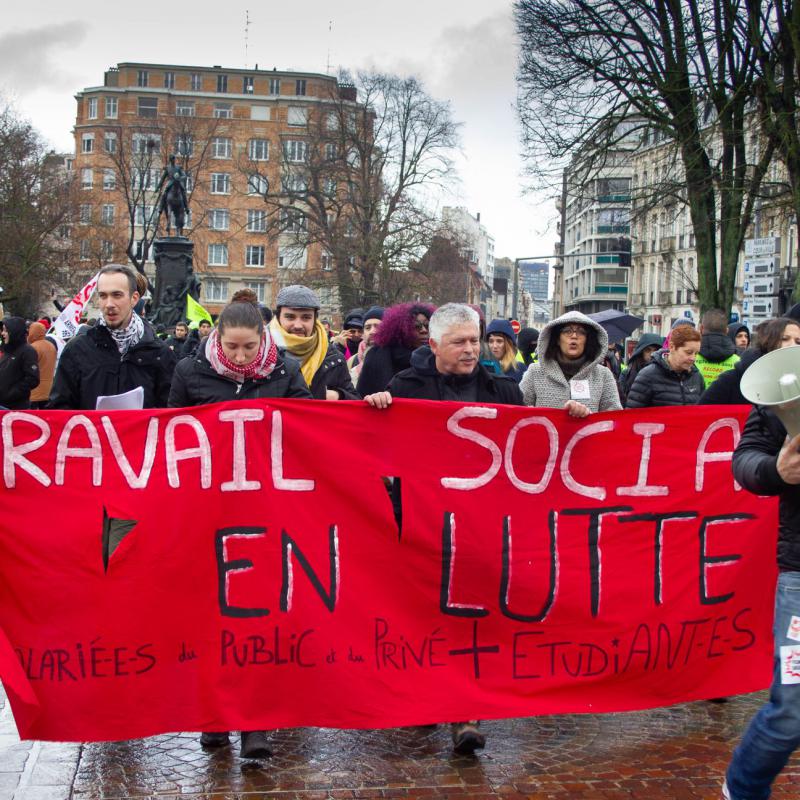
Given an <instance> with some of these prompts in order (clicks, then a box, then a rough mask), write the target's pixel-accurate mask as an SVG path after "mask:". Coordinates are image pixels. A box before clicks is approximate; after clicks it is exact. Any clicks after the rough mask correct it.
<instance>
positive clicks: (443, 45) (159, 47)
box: [0, 0, 556, 258]
mask: <svg viewBox="0 0 800 800" xmlns="http://www.w3.org/2000/svg"><path fill="white" fill-rule="evenodd" d="M171 9H175V11H174V12H173V11H171ZM248 10H249V15H250V27H249V42H248V50H247V58H246V60H245V12H246V11H248ZM3 23H4V24H3V29H4V32H3V33H2V34H0V92H2V94H3V95H4V96H5V97H6V99H9V100H11V102H12V103H13V104H14V106H15V107H16V109H17V111H18V112H19V113H20V114H21V115H22V116H25V117H27V118H28V119H30V120H31V122H32V123H33V124H34V125H35V126H36V127H37V128H38V129H39V130H40V131H41V132H42V134H43V135H44V136H45V138H46V139H47V140H48V141H49V142H50V143H51V145H52V146H53V147H55V148H56V149H58V150H61V151H65V152H66V151H71V150H72V149H73V139H72V135H71V128H72V125H73V123H74V121H75V110H76V109H75V100H74V95H75V92H77V91H79V90H80V89H82V88H84V87H86V86H98V85H102V83H103V73H104V71H105V70H106V69H107V68H108V67H110V66H113V65H115V64H117V63H118V62H121V61H143V62H153V63H168V64H187V65H190V64H191V65H200V66H211V65H213V64H220V65H222V66H225V67H234V68H237V67H244V66H245V65H247V66H249V67H252V66H253V65H254V64H256V63H257V64H258V65H259V68H260V69H272V67H277V68H278V69H279V70H282V69H286V70H302V71H308V72H323V73H324V72H326V71H327V68H328V64H330V68H331V72H332V73H333V74H336V72H337V71H338V69H339V67H344V68H347V69H350V70H357V69H360V68H367V67H376V68H379V69H382V70H388V71H392V72H396V73H399V74H403V75H407V74H414V75H416V76H417V77H419V78H420V79H421V80H422V81H423V83H424V85H425V86H426V88H427V89H428V91H429V92H430V93H431V94H432V95H434V96H435V97H437V98H439V99H442V100H449V101H450V102H451V104H452V110H453V116H454V118H455V119H456V120H457V121H459V122H461V123H462V129H461V141H462V155H461V156H460V157H459V158H458V171H459V173H460V176H461V181H460V184H459V185H458V186H457V187H455V189H454V190H453V193H452V194H451V196H450V197H449V198H446V199H445V203H446V204H449V205H463V206H466V207H467V208H468V209H469V210H470V212H471V213H473V214H475V213H476V212H480V213H481V221H482V222H483V223H484V224H485V225H486V227H487V229H488V231H489V233H490V234H491V235H492V236H494V238H495V255H496V256H508V257H510V258H517V257H522V256H531V255H540V254H545V253H552V252H553V242H554V241H555V239H556V233H555V207H554V203H553V198H552V197H545V196H542V195H539V196H537V197H532V196H530V195H528V196H526V195H525V194H524V188H525V182H524V176H523V174H522V173H523V163H522V159H521V157H520V145H519V126H518V122H517V119H516V115H515V111H514V102H515V99H516V85H515V81H514V74H515V69H516V60H517V43H516V38H515V34H514V27H513V21H512V16H511V3H510V1H509V0H405V1H404V2H403V3H402V4H394V3H377V2H374V1H373V2H366V0H325V2H321V1H320V0H305V2H303V3H277V2H264V0H261V2H260V3H259V2H256V0H228V1H227V2H222V3H220V2H218V1H217V2H213V3H212V2H210V0H195V2H193V3H189V4H177V3H175V4H170V3H165V2H163V1H162V2H156V1H155V0H137V2H135V3H124V4H122V3H114V4H110V3H108V2H105V1H104V2H100V0H83V1H82V2H81V3H79V4H78V3H55V2H53V0H47V2H45V1H43V0H25V2H19V3H9V4H6V6H5V8H4V10H3Z"/></svg>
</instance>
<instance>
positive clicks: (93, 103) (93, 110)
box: [86, 97, 97, 119]
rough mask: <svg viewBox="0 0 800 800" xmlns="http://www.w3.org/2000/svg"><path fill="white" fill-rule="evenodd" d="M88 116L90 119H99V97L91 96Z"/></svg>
mask: <svg viewBox="0 0 800 800" xmlns="http://www.w3.org/2000/svg"><path fill="white" fill-rule="evenodd" d="M86 116H87V117H88V118H89V119H97V98H96V97H90V98H89V110H88V113H87V114H86Z"/></svg>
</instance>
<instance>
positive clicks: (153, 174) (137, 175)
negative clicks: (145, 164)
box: [131, 167, 161, 191]
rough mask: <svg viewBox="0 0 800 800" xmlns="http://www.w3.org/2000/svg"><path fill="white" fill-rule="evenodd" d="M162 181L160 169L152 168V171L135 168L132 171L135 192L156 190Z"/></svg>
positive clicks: (132, 184)
mask: <svg viewBox="0 0 800 800" xmlns="http://www.w3.org/2000/svg"><path fill="white" fill-rule="evenodd" d="M160 179H161V172H160V170H159V169H158V167H152V168H150V169H140V168H139V167H133V168H132V169H131V186H132V188H133V189H134V190H135V191H152V190H155V188H156V186H158V182H159V180H160Z"/></svg>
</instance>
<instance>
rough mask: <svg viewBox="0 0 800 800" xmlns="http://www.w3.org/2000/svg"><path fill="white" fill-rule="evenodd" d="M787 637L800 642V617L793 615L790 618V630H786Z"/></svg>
mask: <svg viewBox="0 0 800 800" xmlns="http://www.w3.org/2000/svg"><path fill="white" fill-rule="evenodd" d="M786 638H787V639H793V640H794V641H795V642H800V617H792V618H791V620H789V630H788V631H786Z"/></svg>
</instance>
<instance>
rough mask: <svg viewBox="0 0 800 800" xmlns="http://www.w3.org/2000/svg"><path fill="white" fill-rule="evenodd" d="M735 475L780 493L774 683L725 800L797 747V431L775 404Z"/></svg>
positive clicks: (735, 762)
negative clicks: (787, 424)
mask: <svg viewBox="0 0 800 800" xmlns="http://www.w3.org/2000/svg"><path fill="white" fill-rule="evenodd" d="M798 349H799V350H800V348H798ZM798 358H799V359H800V352H798ZM733 474H734V476H735V477H736V480H737V481H738V482H739V483H740V484H741V485H742V486H744V488H745V489H747V490H748V491H751V492H753V493H754V494H760V495H777V496H778V497H779V498H780V511H779V523H778V568H779V569H780V575H779V576H778V587H777V592H776V595H775V623H774V627H773V631H774V635H775V660H774V667H773V676H772V686H771V688H770V696H769V700H768V701H767V703H765V704H764V706H762V707H761V709H760V710H759V711H758V713H757V714H756V715H755V716H754V717H753V719H752V720H751V721H750V725H749V726H748V728H747V731H746V732H745V734H744V738H743V739H742V741H741V743H740V744H739V747H737V748H736V751H735V752H734V754H733V758H732V760H731V763H730V766H729V767H728V772H727V776H726V783H725V786H724V787H723V790H722V796H723V797H724V798H725V799H726V800H762V798H767V797H769V795H770V787H771V786H772V782H773V781H774V780H775V778H776V777H777V775H778V773H780V771H781V770H782V769H783V767H784V766H785V765H786V762H787V761H788V760H789V757H790V756H791V754H792V753H793V752H794V750H795V749H796V748H797V747H798V746H800V436H795V437H794V438H793V439H790V438H788V437H787V435H786V428H785V427H784V426H783V424H782V423H781V421H780V420H779V419H778V417H777V416H776V415H775V414H774V413H773V412H772V411H765V410H763V409H760V408H755V409H754V410H753V411H752V412H751V414H750V417H749V418H748V420H747V424H746V425H745V429H744V432H743V434H742V438H741V440H740V442H739V446H738V447H737V448H736V451H735V453H734V454H733Z"/></svg>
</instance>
